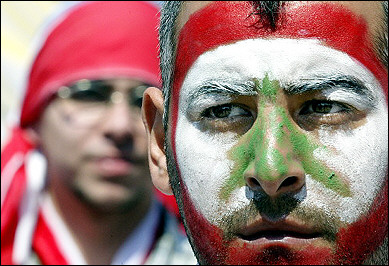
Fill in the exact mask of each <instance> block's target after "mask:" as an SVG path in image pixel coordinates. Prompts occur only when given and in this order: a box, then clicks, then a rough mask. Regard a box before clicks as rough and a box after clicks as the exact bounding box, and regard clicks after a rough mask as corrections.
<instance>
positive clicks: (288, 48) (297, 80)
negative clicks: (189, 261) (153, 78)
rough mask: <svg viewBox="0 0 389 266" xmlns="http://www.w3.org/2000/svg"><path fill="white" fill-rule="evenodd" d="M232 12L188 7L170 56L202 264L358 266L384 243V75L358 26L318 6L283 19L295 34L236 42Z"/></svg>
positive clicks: (184, 192)
mask: <svg viewBox="0 0 389 266" xmlns="http://www.w3.org/2000/svg"><path fill="white" fill-rule="evenodd" d="M234 5H235V6H232V5H231V6H229V4H225V3H223V2H220V3H216V4H211V5H210V6H207V7H206V8H204V9H203V10H201V11H199V12H197V13H196V14H195V15H194V16H192V17H191V18H190V19H189V21H188V22H187V23H186V25H185V26H184V28H183V29H182V30H181V33H180V37H179V45H178V50H177V62H179V64H176V72H175V81H174V88H173V98H172V104H171V112H172V127H171V136H170V137H171V145H172V151H173V154H174V156H175V159H176V166H177V169H178V173H179V179H180V188H181V194H180V197H181V200H182V206H180V207H181V208H183V213H184V216H185V219H186V223H187V224H186V226H187V231H188V233H189V235H190V238H191V242H192V245H193V246H194V249H195V251H196V252H197V256H198V258H199V261H200V263H207V264H253V263H259V264H263V263H267V264H323V263H324V264H329V263H335V264H337V263H361V262H362V261H364V260H365V259H366V258H368V257H369V255H371V253H372V252H373V251H375V250H376V249H377V248H378V247H379V246H381V245H382V243H383V241H384V238H386V237H387V218H384V217H386V215H387V194H385V193H387V167H388V165H387V161H388V145H387V143H388V126H387V120H388V115H387V114H388V112H387V103H386V100H385V98H386V96H385V94H384V93H383V91H384V90H386V91H387V83H386V81H385V80H387V72H386V71H385V70H384V69H383V68H382V66H381V65H380V64H379V63H378V61H377V60H376V58H375V57H371V54H370V57H369V58H367V57H366V56H364V55H366V52H365V51H366V50H368V49H370V48H371V47H369V45H368V44H366V43H368V42H365V41H366V40H365V39H364V38H363V37H366V32H365V31H366V25H364V26H365V27H362V26H363V23H362V22H361V21H360V20H359V21H356V19H355V17H354V16H353V15H352V13H351V12H349V11H347V10H346V9H344V8H339V7H336V6H332V5H328V4H324V5H323V4H317V5H313V6H310V7H308V8H307V7H304V8H298V7H297V8H294V9H291V10H290V18H291V21H292V20H293V18H294V17H293V16H298V17H299V24H301V25H302V26H301V27H299V28H296V26H297V24H293V25H290V27H289V26H284V27H282V28H281V29H279V31H277V32H273V33H269V32H267V31H265V30H263V29H248V27H246V29H247V32H244V30H243V33H242V31H238V30H236V29H237V28H235V27H242V25H238V26H237V24H239V23H242V24H244V23H246V22H247V20H243V21H244V22H242V21H240V20H239V18H247V14H249V11H247V9H248V7H249V5H248V4H247V3H237V4H234ZM246 8H247V9H246ZM228 12H230V13H231V14H233V15H230V16H224V15H225V14H227V13H228ZM210 14H218V15H217V16H221V17H222V18H220V20H218V19H216V18H215V17H212V16H211V17H212V19H211V20H213V21H210ZM312 14H313V15H312ZM312 16H316V17H315V19H316V20H317V21H320V23H322V24H320V25H322V26H323V27H322V28H320V27H318V25H316V24H315V23H311V22H310V21H312V20H313V17H312ZM320 16H321V17H320ZM231 17H233V19H232V20H231V21H229V19H230V18H231ZM319 17H320V19H319ZM335 17H336V18H337V19H340V21H348V23H349V24H350V25H353V26H350V27H348V26H347V25H343V26H344V31H342V34H343V35H342V36H343V37H342V38H340V37H339V38H340V39H336V37H334V36H333V32H334V31H335V29H334V28H333V27H336V28H337V30H338V29H339V24H337V23H334V19H335ZM325 18H327V19H325ZM214 21H218V22H217V24H218V25H228V26H226V28H224V29H223V27H213V26H214V25H211V24H212V23H215V22H214ZM350 21H351V22H353V23H351V22H350ZM354 22H355V23H354ZM199 23H200V24H201V23H203V24H205V25H206V26H208V29H209V30H208V31H207V32H206V33H205V34H204V35H206V34H210V35H209V36H211V34H213V36H215V38H214V39H212V40H209V36H208V37H203V35H202V34H200V33H199V32H197V31H196V26H195V25H198V24H199ZM207 23H208V24H207ZM361 23H362V24H361ZM215 25H216V24H215ZM285 25H288V23H287V22H286V23H285ZM227 29H228V30H227ZM356 33H357V35H355V34H356ZM265 37H266V38H265ZM193 39H195V40H193ZM215 39H217V40H215ZM196 41H197V42H196ZM191 44H192V45H193V49H188V48H189V47H190V45H191ZM366 45H367V46H366ZM361 46H362V47H361ZM186 49H188V50H186ZM359 49H362V50H363V51H364V53H363V56H361V54H360V53H359ZM358 54H359V57H358ZM385 75H386V76H385ZM385 210H386V211H385ZM381 219H383V220H381ZM381 221H382V222H383V224H382V223H381Z"/></svg>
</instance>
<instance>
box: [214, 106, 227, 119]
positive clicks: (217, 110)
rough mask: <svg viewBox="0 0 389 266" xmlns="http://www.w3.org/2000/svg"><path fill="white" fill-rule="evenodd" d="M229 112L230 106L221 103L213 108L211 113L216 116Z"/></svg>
mask: <svg viewBox="0 0 389 266" xmlns="http://www.w3.org/2000/svg"><path fill="white" fill-rule="evenodd" d="M230 113H231V106H229V105H221V106H217V107H215V108H214V109H213V114H214V115H215V117H217V118H224V117H227V116H228V115H229V114H230Z"/></svg>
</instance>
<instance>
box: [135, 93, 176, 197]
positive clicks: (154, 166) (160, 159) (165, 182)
mask: <svg viewBox="0 0 389 266" xmlns="http://www.w3.org/2000/svg"><path fill="white" fill-rule="evenodd" d="M162 114H163V95H162V91H161V90H160V89H158V88H155V87H150V88H147V90H146V91H145V92H144V94H143V103H142V119H143V123H144V125H145V128H146V132H147V139H148V156H149V168H150V173H151V178H152V181H153V183H154V186H155V187H156V188H158V189H159V190H160V191H161V192H163V193H165V194H168V195H172V194H173V191H172V189H171V186H170V183H169V175H168V172H167V165H166V154H165V149H164V141H165V132H164V129H163V123H162Z"/></svg>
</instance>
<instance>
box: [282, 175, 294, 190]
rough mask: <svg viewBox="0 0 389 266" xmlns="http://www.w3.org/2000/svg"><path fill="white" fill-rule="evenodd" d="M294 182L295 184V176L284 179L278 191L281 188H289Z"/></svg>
mask: <svg viewBox="0 0 389 266" xmlns="http://www.w3.org/2000/svg"><path fill="white" fill-rule="evenodd" d="M296 182H297V177H296V176H290V177H288V178H286V179H285V180H284V181H283V182H282V183H281V185H280V187H279V188H278V189H280V188H282V187H288V186H291V185H293V184H295V183H296Z"/></svg>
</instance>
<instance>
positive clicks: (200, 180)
mask: <svg viewBox="0 0 389 266" xmlns="http://www.w3.org/2000/svg"><path fill="white" fill-rule="evenodd" d="M266 75H267V76H268V78H269V80H277V81H278V82H279V84H280V85H281V88H284V87H287V86H288V84H291V83H297V84H301V83H304V82H305V81H307V80H308V81H309V82H314V81H315V80H319V79H320V78H330V77H336V76H347V77H352V78H355V79H357V80H359V81H360V82H361V83H362V84H363V85H364V86H365V87H366V88H367V89H368V92H369V93H368V94H370V96H372V97H373V99H374V100H368V99H366V97H365V96H362V95H361V94H359V93H357V92H353V91H352V90H350V89H347V88H338V87H335V88H326V89H324V90H322V91H321V93H320V95H321V98H320V99H325V100H329V101H335V102H339V103H342V104H345V105H347V106H351V107H353V108H355V109H356V110H358V112H360V113H362V114H365V117H364V118H363V119H361V123H359V124H358V125H356V126H354V127H341V126H340V127H325V126H323V127H320V128H319V129H317V130H316V132H315V134H314V136H315V138H316V139H317V141H318V142H319V143H321V144H322V145H323V146H324V145H325V146H327V149H317V150H315V152H314V157H315V159H317V160H320V161H321V162H324V164H325V165H326V166H327V167H329V168H330V169H332V170H333V171H336V172H338V173H340V174H341V175H342V176H341V177H340V178H341V179H342V180H343V181H344V182H345V183H346V184H347V186H348V187H349V189H350V191H351V196H350V197H344V196H340V195H339V194H338V193H337V192H335V191H333V190H330V189H328V188H327V187H325V186H324V185H323V184H322V183H320V182H318V181H316V180H314V179H313V178H312V177H310V176H309V175H307V176H306V189H307V195H306V197H305V198H304V199H303V201H302V202H301V206H303V207H304V206H305V207H308V208H319V209H322V210H323V212H324V213H326V214H330V215H331V216H333V217H332V218H335V219H336V220H339V221H341V222H347V223H351V222H354V221H356V220H357V218H358V217H359V216H361V214H363V213H364V212H366V211H367V210H368V208H369V206H370V205H371V203H372V201H373V199H374V198H375V196H376V194H377V192H378V190H379V189H380V186H381V185H382V183H383V182H384V179H385V178H386V171H387V166H388V164H387V162H388V123H387V121H388V116H387V105H386V102H385V100H384V99H385V96H384V95H383V92H382V88H381V87H380V85H379V83H378V82H377V80H376V79H375V77H374V76H373V74H372V73H371V72H370V71H368V70H367V69H366V68H365V67H364V66H363V65H361V64H360V63H359V62H357V61H356V60H354V59H352V58H351V57H350V56H348V55H347V54H345V53H342V52H340V51H337V50H334V49H331V48H329V47H326V46H323V45H321V44H320V42H319V41H317V40H313V39H312V40H295V39H274V40H261V39H249V40H243V41H238V42H236V43H233V44H229V45H223V46H219V47H218V48H216V49H215V50H212V51H208V52H205V53H204V54H202V55H201V56H199V58H198V59H197V60H196V61H195V63H194V64H193V66H192V67H191V69H190V70H189V71H188V74H187V76H186V78H185V80H184V83H183V85H182V87H181V91H180V98H179V108H178V110H179V114H178V121H177V130H176V132H177V134H176V136H175V141H176V143H175V144H176V154H177V160H178V167H179V169H180V173H181V177H182V180H183V182H184V183H185V184H186V186H187V188H188V193H189V196H190V198H191V199H192V201H193V203H194V206H195V207H196V209H197V210H198V211H199V212H200V213H201V214H202V215H203V216H204V217H205V218H206V219H207V220H208V221H210V222H211V223H212V224H215V225H220V217H221V214H223V215H225V214H228V213H232V212H233V211H235V210H238V209H242V208H244V207H245V206H247V205H249V203H250V197H249V196H248V194H247V191H246V188H245V187H244V186H243V187H240V188H237V189H235V190H233V191H232V194H231V195H230V197H229V199H228V201H227V203H226V202H225V200H223V199H221V198H220V196H219V195H220V190H221V188H222V186H223V185H224V184H225V182H226V180H227V179H228V178H229V177H230V174H231V168H232V167H233V162H232V161H231V160H230V159H229V158H228V155H227V154H228V151H229V150H230V149H231V148H232V147H233V146H234V145H236V144H237V142H238V140H239V138H240V137H241V135H242V134H241V133H240V132H239V133H237V131H236V130H233V131H231V130H226V131H221V130H219V131H218V130H211V129H210V128H209V127H207V125H208V124H206V122H205V121H206V120H204V118H203V117H202V116H203V114H204V111H205V110H206V109H207V108H210V107H213V106H218V105H222V104H226V103H230V102H231V101H232V99H233V98H234V97H235V96H232V95H231V94H228V93H226V94H223V95H220V94H218V95H215V94H211V95H212V96H209V95H206V94H201V93H198V90H199V88H200V87H202V86H203V85H204V84H209V83H210V81H212V82H213V83H217V82H222V83H231V84H232V83H239V84H247V83H248V82H250V81H252V80H253V78H256V79H258V80H259V81H261V80H263V79H264V78H265V76H266ZM247 97H255V96H247ZM240 111H241V110H239V109H237V110H234V112H236V113H237V114H238V115H239V112H240ZM250 111H251V112H252V113H253V114H255V115H256V112H257V110H256V108H251V109H250ZM238 126H239V124H237V127H238ZM243 131H244V132H245V131H247V130H243ZM301 132H305V133H306V134H311V135H312V134H313V133H309V132H307V131H304V130H302V131H301ZM242 179H243V177H242Z"/></svg>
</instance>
